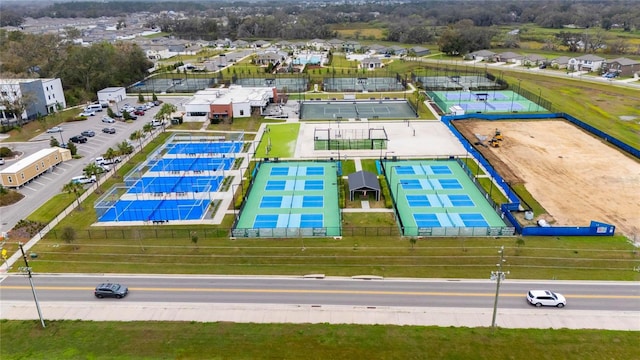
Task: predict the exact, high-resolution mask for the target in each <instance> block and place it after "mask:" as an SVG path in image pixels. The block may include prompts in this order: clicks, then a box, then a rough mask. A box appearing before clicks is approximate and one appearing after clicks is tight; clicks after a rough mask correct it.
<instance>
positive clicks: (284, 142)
mask: <svg viewBox="0 0 640 360" xmlns="http://www.w3.org/2000/svg"><path fill="white" fill-rule="evenodd" d="M299 131H300V123H287V124H274V125H269V126H268V130H265V134H264V135H263V136H262V140H261V141H260V144H259V145H258V149H257V151H256V157H258V158H265V157H279V158H291V157H293V154H294V153H295V150H296V142H297V139H298V132H299ZM269 139H271V141H270V142H269ZM269 143H270V144H271V147H270V149H269V151H267V147H268V146H269Z"/></svg>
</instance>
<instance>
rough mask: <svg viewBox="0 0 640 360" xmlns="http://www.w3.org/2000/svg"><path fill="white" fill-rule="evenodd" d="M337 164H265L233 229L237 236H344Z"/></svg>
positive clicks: (260, 167)
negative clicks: (342, 233) (339, 203)
mask: <svg viewBox="0 0 640 360" xmlns="http://www.w3.org/2000/svg"><path fill="white" fill-rule="evenodd" d="M336 166H337V164H336V163H335V162H263V163H261V164H260V165H259V168H258V171H257V174H256V176H255V178H254V181H253V184H252V186H251V191H250V192H249V194H248V195H247V198H246V202H245V204H244V206H243V207H242V211H241V212H240V214H239V217H238V220H237V223H236V226H235V227H234V229H233V235H234V236H235V237H298V236H305V237H312V236H339V235H340V234H341V227H340V226H341V224H340V223H341V222H340V209H339V207H338V185H337V182H338V181H337V171H336Z"/></svg>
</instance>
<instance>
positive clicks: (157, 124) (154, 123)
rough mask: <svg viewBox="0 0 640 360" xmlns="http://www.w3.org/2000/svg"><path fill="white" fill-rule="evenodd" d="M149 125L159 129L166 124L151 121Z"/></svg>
mask: <svg viewBox="0 0 640 360" xmlns="http://www.w3.org/2000/svg"><path fill="white" fill-rule="evenodd" d="M149 124H151V126H153V127H158V126H162V125H163V124H164V122H163V121H159V120H151V122H150V123H149Z"/></svg>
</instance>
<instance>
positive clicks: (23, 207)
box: [0, 97, 185, 232]
mask: <svg viewBox="0 0 640 360" xmlns="http://www.w3.org/2000/svg"><path fill="white" fill-rule="evenodd" d="M136 100H137V99H134V98H127V99H125V100H124V101H122V102H120V103H119V105H118V106H119V107H121V106H123V105H124V104H126V103H130V104H132V105H135V104H136ZM162 100H163V101H167V102H171V103H174V104H178V103H180V102H182V101H185V98H181V97H175V98H173V97H171V98H168V97H167V99H165V98H163V99H162ZM112 108H113V109H114V111H115V110H116V106H113V105H112ZM159 109H160V108H159V107H153V108H151V109H149V110H148V111H147V112H146V113H145V115H144V116H139V117H138V120H135V121H130V122H123V121H116V122H115V123H111V124H108V123H103V122H102V120H101V119H102V116H103V115H106V114H107V111H106V109H105V110H103V111H102V112H97V113H96V115H95V116H91V117H89V118H88V119H87V120H85V121H79V122H67V123H63V124H61V125H60V126H61V127H62V128H63V130H64V131H63V132H61V133H52V134H47V133H41V134H38V135H36V136H34V137H33V138H32V139H31V140H29V141H28V142H20V143H11V142H9V143H1V145H2V146H7V147H9V148H11V149H12V150H14V151H21V152H23V156H22V158H24V157H26V156H29V155H31V154H33V153H35V152H37V151H38V150H41V149H45V148H49V147H50V145H49V141H50V138H51V137H52V136H53V137H55V138H56V139H57V140H58V141H59V142H67V141H68V140H69V138H70V137H72V136H74V135H79V134H80V133H81V132H82V131H84V130H93V131H94V132H95V133H96V135H95V136H94V137H90V138H88V141H87V142H86V143H84V144H76V146H77V148H78V154H79V155H81V156H82V157H81V158H80V159H74V160H71V161H66V162H63V163H62V164H60V165H58V166H57V167H56V168H55V169H54V170H53V171H52V172H50V173H46V174H43V175H42V176H40V177H38V178H37V179H35V180H34V181H32V182H30V183H29V184H27V185H26V186H24V187H22V188H20V189H18V191H19V192H20V193H22V194H23V195H25V198H24V199H22V200H21V201H19V202H18V203H16V204H13V205H10V206H5V207H3V208H2V212H1V213H0V231H3V232H4V231H9V230H11V229H12V228H13V226H14V225H15V224H16V223H17V222H18V221H19V220H21V219H24V218H26V217H27V216H29V214H31V213H32V212H34V211H35V210H37V209H38V208H39V207H40V206H42V205H43V204H44V203H45V202H47V201H48V200H49V199H51V197H52V196H53V195H55V194H58V193H59V192H61V191H62V187H63V186H64V185H65V184H66V183H68V182H69V181H70V180H71V178H72V177H74V176H78V175H82V169H84V167H85V166H87V165H88V164H89V163H90V162H92V161H93V160H94V159H95V158H96V157H98V156H102V154H104V152H105V151H106V150H107V149H108V148H109V147H113V148H116V145H117V144H118V143H121V142H122V141H124V140H127V139H129V136H130V135H131V133H133V132H134V131H136V130H141V129H142V127H143V126H144V124H146V123H148V122H150V121H151V120H152V119H153V116H154V115H155V114H156V113H157V112H158V110H159ZM80 111H81V110H78V113H80ZM105 127H113V128H115V129H116V133H115V134H105V133H103V132H102V129H103V128H105ZM15 161H17V160H7V162H6V164H5V165H3V168H6V167H7V166H10V165H11V164H13V163H14V162H15Z"/></svg>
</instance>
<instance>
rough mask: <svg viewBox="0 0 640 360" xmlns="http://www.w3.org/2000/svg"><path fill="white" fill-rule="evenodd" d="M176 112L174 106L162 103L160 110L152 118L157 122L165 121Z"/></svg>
mask: <svg viewBox="0 0 640 360" xmlns="http://www.w3.org/2000/svg"><path fill="white" fill-rule="evenodd" d="M177 110H178V108H177V107H176V106H175V105H173V104H169V103H164V104H162V107H161V108H160V110H159V111H158V112H157V113H156V114H155V115H154V116H153V118H154V119H155V120H158V121H166V120H167V119H168V118H169V117H170V116H171V114H173V113H174V112H176V111H177Z"/></svg>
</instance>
